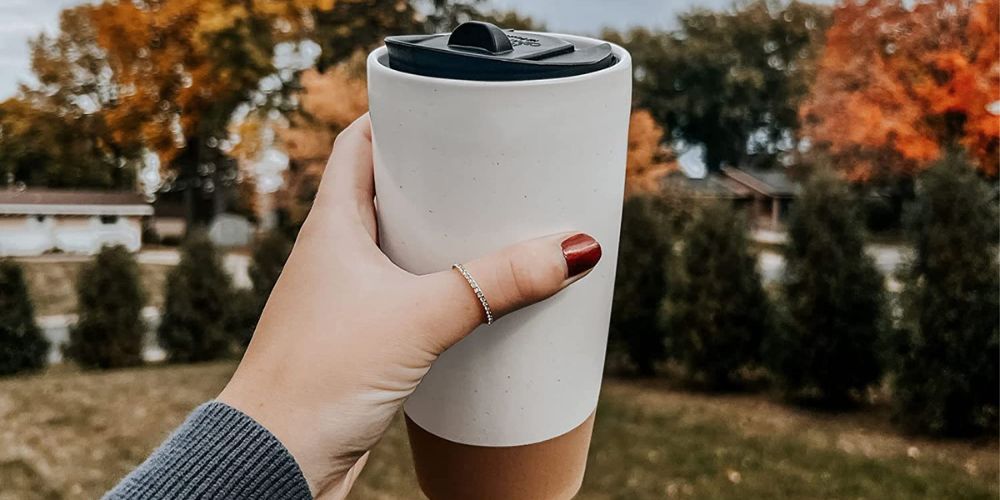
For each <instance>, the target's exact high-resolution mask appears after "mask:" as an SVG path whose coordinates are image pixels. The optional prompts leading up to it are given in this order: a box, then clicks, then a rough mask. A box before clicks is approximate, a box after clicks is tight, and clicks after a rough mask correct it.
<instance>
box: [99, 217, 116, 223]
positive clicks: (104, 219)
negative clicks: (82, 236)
mask: <svg viewBox="0 0 1000 500" xmlns="http://www.w3.org/2000/svg"><path fill="white" fill-rule="evenodd" d="M115 222H118V216H117V215H102V216H101V224H114V223H115Z"/></svg>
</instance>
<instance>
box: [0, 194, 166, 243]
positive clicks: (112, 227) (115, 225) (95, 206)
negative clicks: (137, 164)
mask: <svg viewBox="0 0 1000 500" xmlns="http://www.w3.org/2000/svg"><path fill="white" fill-rule="evenodd" d="M152 215H153V207H152V206H150V204H149V203H147V202H146V200H145V199H144V198H143V197H142V195H140V194H137V193H132V192H115V191H75V190H73V191H70V190H53V189H26V190H20V191H18V190H0V256H30V255H41V254H43V253H45V252H51V251H62V252H66V253H73V254H82V255H93V254H96V253H97V252H98V251H99V250H100V249H101V247H102V246H104V245H116V244H118V245H124V246H125V248H128V249H129V250H130V251H132V252H135V251H138V250H139V249H140V248H141V247H142V218H143V217H148V216H152Z"/></svg>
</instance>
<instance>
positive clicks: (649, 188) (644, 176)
mask: <svg viewBox="0 0 1000 500" xmlns="http://www.w3.org/2000/svg"><path fill="white" fill-rule="evenodd" d="M676 169H677V164H676V162H675V161H674V158H673V157H672V154H671V152H670V150H669V149H668V148H667V147H666V146H665V145H664V144H663V128H662V127H660V125H659V124H657V123H656V120H654V119H653V116H652V115H651V114H650V113H649V111H648V110H645V109H634V110H632V116H631V117H630V118H629V126H628V156H627V160H626V164H625V195H626V196H630V195H633V194H639V193H651V192H656V191H659V189H660V181H661V179H662V178H663V176H664V175H665V174H667V173H668V172H670V171H671V170H676Z"/></svg>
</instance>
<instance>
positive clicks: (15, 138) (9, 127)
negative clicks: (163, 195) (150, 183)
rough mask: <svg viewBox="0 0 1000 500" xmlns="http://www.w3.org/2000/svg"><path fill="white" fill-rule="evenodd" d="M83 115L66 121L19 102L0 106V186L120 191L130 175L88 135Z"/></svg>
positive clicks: (13, 100) (132, 178)
mask: <svg viewBox="0 0 1000 500" xmlns="http://www.w3.org/2000/svg"><path fill="white" fill-rule="evenodd" d="M89 121H90V118H89V117H78V118H71V117H67V116H65V115H63V116H60V115H59V114H57V113H56V112H53V111H50V110H44V109H38V108H36V107H34V106H33V105H32V104H31V103H30V102H28V101H27V100H25V99H23V98H11V99H8V100H6V101H4V102H2V103H0V184H2V185H8V186H10V185H11V184H23V185H26V186H43V187H76V188H117V189H121V188H126V187H132V186H133V185H134V183H135V171H134V170H133V169H130V168H122V165H119V164H118V162H117V160H116V159H115V158H114V157H113V156H112V155H110V154H109V152H108V151H106V150H104V148H103V147H101V145H100V143H99V142H98V141H95V140H94V138H93V136H92V135H91V134H89V133H81V129H83V130H86V129H87V128H90V127H91V124H89V123H87V122H89Z"/></svg>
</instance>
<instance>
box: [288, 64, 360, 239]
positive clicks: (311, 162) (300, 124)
mask: <svg viewBox="0 0 1000 500" xmlns="http://www.w3.org/2000/svg"><path fill="white" fill-rule="evenodd" d="M364 55H365V54H364V53H362V52H359V53H357V54H356V55H355V56H354V57H352V58H351V59H349V60H347V61H344V62H342V63H340V64H337V65H335V66H332V67H330V68H328V69H327V70H326V72H324V73H320V72H319V71H317V70H307V71H305V72H303V74H302V78H301V84H302V90H300V92H299V102H300V107H299V110H298V111H297V112H295V113H292V114H290V115H289V117H288V123H289V125H288V127H286V128H283V129H279V130H278V134H277V135H278V140H279V141H280V142H281V143H282V145H283V147H284V149H285V150H286V151H287V152H288V156H289V159H290V160H291V161H290V164H289V169H288V171H287V172H286V173H285V184H284V186H283V187H282V189H281V190H280V191H279V192H278V195H277V197H278V207H279V209H280V210H281V212H282V214H283V217H284V219H285V221H284V223H285V225H286V226H290V228H289V229H290V232H292V233H294V232H297V229H298V227H300V226H301V225H302V223H303V222H305V218H306V215H308V214H309V209H310V208H311V207H312V202H313V198H315V196H316V191H317V190H318V189H319V181H320V179H321V178H322V176H323V171H324V170H325V169H326V161H327V158H328V157H329V155H330V146H331V145H332V144H333V141H334V139H336V137H337V134H339V133H340V131H342V130H343V129H344V128H346V127H347V126H348V125H350V124H351V122H352V121H354V120H355V119H356V118H357V117H358V116H361V115H362V114H364V113H365V112H366V111H367V110H368V85H367V82H366V81H365V66H364V63H365V57H364Z"/></svg>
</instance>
